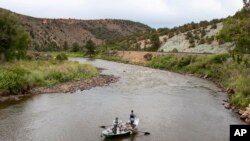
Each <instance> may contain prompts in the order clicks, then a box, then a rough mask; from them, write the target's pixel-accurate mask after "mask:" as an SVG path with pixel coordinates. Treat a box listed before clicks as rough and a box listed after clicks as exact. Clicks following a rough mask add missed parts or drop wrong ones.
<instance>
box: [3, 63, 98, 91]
mask: <svg viewBox="0 0 250 141" xmlns="http://www.w3.org/2000/svg"><path fill="white" fill-rule="evenodd" d="M97 75H98V70H97V69H96V68H95V67H93V66H91V65H87V64H79V63H77V62H70V61H56V60H51V61H41V60H39V61H18V62H16V63H7V64H4V65H2V66H1V67H0V80H1V81H0V93H9V94H18V93H20V92H21V91H23V90H26V89H28V88H29V87H32V86H53V85H56V84H58V83H61V82H67V81H71V80H82V79H88V78H92V77H94V76H97Z"/></svg>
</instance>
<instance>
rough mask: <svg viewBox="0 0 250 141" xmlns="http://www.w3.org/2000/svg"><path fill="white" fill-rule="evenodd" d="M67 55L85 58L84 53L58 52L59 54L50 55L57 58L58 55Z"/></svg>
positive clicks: (52, 53) (51, 53)
mask: <svg viewBox="0 0 250 141" xmlns="http://www.w3.org/2000/svg"><path fill="white" fill-rule="evenodd" d="M62 53H63V54H65V55H66V56H68V57H85V53H84V52H69V51H57V52H49V54H50V55H52V56H53V57H56V56H57V55H58V54H62Z"/></svg>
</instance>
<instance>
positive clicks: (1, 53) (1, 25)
mask: <svg viewBox="0 0 250 141" xmlns="http://www.w3.org/2000/svg"><path fill="white" fill-rule="evenodd" d="M29 39H30V37H29V34H28V33H27V32H25V31H24V30H23V28H22V27H21V24H20V23H19V21H18V18H17V17H16V16H14V15H13V14H11V13H9V12H6V11H3V10H0V61H1V60H2V61H10V60H13V59H22V58H24V57H25V56H26V51H27V49H28V45H29V41H30V40H29Z"/></svg>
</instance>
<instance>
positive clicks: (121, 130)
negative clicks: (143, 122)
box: [102, 118, 140, 137]
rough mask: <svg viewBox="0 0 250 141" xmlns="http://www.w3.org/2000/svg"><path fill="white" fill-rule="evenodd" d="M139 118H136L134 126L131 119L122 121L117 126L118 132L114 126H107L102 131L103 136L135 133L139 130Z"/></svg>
mask: <svg viewBox="0 0 250 141" xmlns="http://www.w3.org/2000/svg"><path fill="white" fill-rule="evenodd" d="M139 121H140V120H139V118H135V121H134V127H132V126H131V124H130V121H128V122H126V123H122V122H120V123H119V125H118V128H117V131H116V133H114V132H113V126H109V127H107V128H106V129H105V130H103V131H102V136H104V137H118V136H125V135H129V134H133V133H135V132H136V131H137V127H138V125H139Z"/></svg>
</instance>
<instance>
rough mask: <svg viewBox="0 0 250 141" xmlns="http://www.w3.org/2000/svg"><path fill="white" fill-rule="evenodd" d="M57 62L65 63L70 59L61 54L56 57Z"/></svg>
mask: <svg viewBox="0 0 250 141" xmlns="http://www.w3.org/2000/svg"><path fill="white" fill-rule="evenodd" d="M56 60H59V61H64V60H68V57H67V55H66V54H65V53H60V54H58V55H57V56H56Z"/></svg>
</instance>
